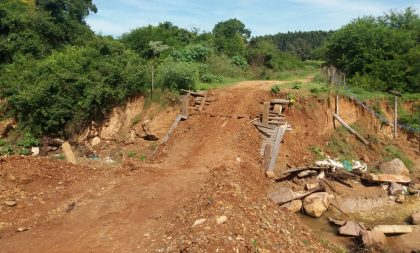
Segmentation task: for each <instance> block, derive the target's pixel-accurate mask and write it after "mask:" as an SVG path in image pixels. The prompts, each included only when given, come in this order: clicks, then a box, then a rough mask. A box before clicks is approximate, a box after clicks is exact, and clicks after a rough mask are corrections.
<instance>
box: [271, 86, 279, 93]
mask: <svg viewBox="0 0 420 253" xmlns="http://www.w3.org/2000/svg"><path fill="white" fill-rule="evenodd" d="M279 93H280V85H278V84H275V85H273V86H272V87H271V94H273V95H277V94H279Z"/></svg>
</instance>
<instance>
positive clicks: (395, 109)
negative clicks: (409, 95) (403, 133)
mask: <svg viewBox="0 0 420 253" xmlns="http://www.w3.org/2000/svg"><path fill="white" fill-rule="evenodd" d="M394 100H395V101H394V103H395V105H394V139H395V138H397V131H398V96H397V95H395V96H394Z"/></svg>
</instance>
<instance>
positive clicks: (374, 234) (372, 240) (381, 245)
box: [360, 230, 388, 252]
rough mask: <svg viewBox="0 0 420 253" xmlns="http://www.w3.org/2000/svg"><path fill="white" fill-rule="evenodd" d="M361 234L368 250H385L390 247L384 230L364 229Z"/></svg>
mask: <svg viewBox="0 0 420 253" xmlns="http://www.w3.org/2000/svg"><path fill="white" fill-rule="evenodd" d="M360 235H361V240H362V242H363V245H364V247H365V248H366V249H368V250H378V251H380V252H384V251H385V250H386V249H387V247H388V241H387V239H386V236H385V234H384V233H382V232H378V231H368V230H364V231H361V232H360Z"/></svg>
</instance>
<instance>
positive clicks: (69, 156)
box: [61, 141, 77, 164]
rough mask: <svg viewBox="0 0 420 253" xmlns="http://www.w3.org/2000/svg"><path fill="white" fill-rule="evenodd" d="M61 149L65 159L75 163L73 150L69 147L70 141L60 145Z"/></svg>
mask: <svg viewBox="0 0 420 253" xmlns="http://www.w3.org/2000/svg"><path fill="white" fill-rule="evenodd" d="M61 149H62V150H63V153H64V157H65V158H66V161H67V162H69V163H72V164H77V161H76V157H75V156H74V153H73V150H72V149H71V146H70V143H68V142H67V141H66V142H64V143H63V145H61Z"/></svg>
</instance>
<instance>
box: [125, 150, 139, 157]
mask: <svg viewBox="0 0 420 253" xmlns="http://www.w3.org/2000/svg"><path fill="white" fill-rule="evenodd" d="M136 155H137V153H136V152H135V151H128V152H127V156H128V157H130V158H134V157H136Z"/></svg>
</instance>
